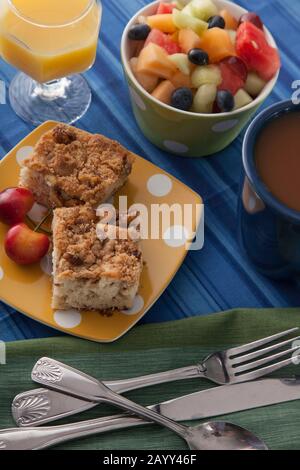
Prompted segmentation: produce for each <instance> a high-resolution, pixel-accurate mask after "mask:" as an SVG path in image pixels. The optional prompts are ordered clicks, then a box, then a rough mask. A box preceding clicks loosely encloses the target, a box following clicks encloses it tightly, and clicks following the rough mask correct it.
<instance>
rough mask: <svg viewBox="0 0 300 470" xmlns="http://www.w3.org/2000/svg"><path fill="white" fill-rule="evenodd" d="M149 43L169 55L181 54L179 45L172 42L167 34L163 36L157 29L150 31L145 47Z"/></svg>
mask: <svg viewBox="0 0 300 470" xmlns="http://www.w3.org/2000/svg"><path fill="white" fill-rule="evenodd" d="M151 42H152V43H154V44H156V45H157V46H160V47H162V48H163V49H164V50H165V51H166V52H167V53H168V54H169V55H171V54H178V53H180V52H181V48H180V46H179V44H177V43H176V42H174V41H173V39H172V38H171V37H170V36H169V35H168V34H165V33H163V32H162V31H159V30H158V29H152V31H151V32H150V34H149V36H148V37H147V40H146V42H145V47H146V46H148V44H150V43H151Z"/></svg>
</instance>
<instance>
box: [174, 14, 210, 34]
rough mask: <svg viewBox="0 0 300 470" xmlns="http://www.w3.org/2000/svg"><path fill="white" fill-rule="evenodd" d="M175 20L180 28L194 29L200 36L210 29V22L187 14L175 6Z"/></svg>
mask: <svg viewBox="0 0 300 470" xmlns="http://www.w3.org/2000/svg"><path fill="white" fill-rule="evenodd" d="M173 21H174V24H175V26H177V28H178V29H185V28H187V29H192V30H193V31H195V33H197V34H198V35H199V36H201V35H202V34H203V33H204V32H205V31H207V29H208V23H206V22H205V21H202V20H199V19H198V18H194V17H193V16H190V15H186V14H185V13H183V12H182V11H179V10H177V8H174V10H173Z"/></svg>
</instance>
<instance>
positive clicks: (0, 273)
mask: <svg viewBox="0 0 300 470" xmlns="http://www.w3.org/2000/svg"><path fill="white" fill-rule="evenodd" d="M3 277H4V271H3V269H2V268H1V267H0V281H2V279H3Z"/></svg>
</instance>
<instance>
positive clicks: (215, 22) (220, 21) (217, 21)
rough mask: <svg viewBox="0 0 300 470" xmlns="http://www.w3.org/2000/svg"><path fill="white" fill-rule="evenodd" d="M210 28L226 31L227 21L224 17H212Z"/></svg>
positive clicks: (209, 21)
mask: <svg viewBox="0 0 300 470" xmlns="http://www.w3.org/2000/svg"><path fill="white" fill-rule="evenodd" d="M210 28H221V29H224V28H225V20H224V18H222V16H218V15H216V16H212V17H211V18H209V20H208V29H210Z"/></svg>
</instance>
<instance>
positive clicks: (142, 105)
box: [129, 87, 146, 111]
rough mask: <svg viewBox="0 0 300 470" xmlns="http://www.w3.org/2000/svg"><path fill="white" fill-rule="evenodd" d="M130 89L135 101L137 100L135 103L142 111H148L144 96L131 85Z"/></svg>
mask: <svg viewBox="0 0 300 470" xmlns="http://www.w3.org/2000/svg"><path fill="white" fill-rule="evenodd" d="M129 90H130V94H131V97H132V99H133V101H134V102H135V104H136V105H137V107H138V108H140V109H141V110H142V111H146V105H145V103H144V101H143V100H142V98H141V97H140V95H139V94H138V93H137V92H136V91H135V90H134V89H133V88H131V87H130V88H129Z"/></svg>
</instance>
